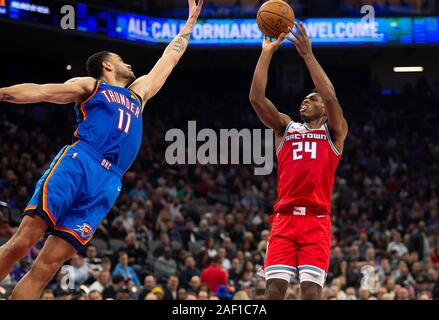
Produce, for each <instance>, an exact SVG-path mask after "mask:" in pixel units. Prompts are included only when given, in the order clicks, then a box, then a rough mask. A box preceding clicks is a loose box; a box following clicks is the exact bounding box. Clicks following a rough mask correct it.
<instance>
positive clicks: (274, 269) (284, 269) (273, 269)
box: [264, 264, 296, 274]
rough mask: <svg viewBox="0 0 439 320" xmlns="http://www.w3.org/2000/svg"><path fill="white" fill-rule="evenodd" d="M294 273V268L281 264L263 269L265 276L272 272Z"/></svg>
mask: <svg viewBox="0 0 439 320" xmlns="http://www.w3.org/2000/svg"><path fill="white" fill-rule="evenodd" d="M295 271H296V268H295V267H291V266H287V265H282V264H276V265H271V266H269V267H266V268H264V272H265V274H270V273H273V272H287V273H294V272H295Z"/></svg>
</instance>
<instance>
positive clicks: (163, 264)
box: [154, 247, 177, 282]
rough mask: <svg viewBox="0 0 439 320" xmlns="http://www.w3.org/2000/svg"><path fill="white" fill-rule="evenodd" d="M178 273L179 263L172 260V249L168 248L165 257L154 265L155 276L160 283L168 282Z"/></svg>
mask: <svg viewBox="0 0 439 320" xmlns="http://www.w3.org/2000/svg"><path fill="white" fill-rule="evenodd" d="M176 272H177V262H176V261H175V260H174V259H173V258H172V249H171V248H170V247H166V248H165V250H164V252H163V255H162V256H160V257H159V258H158V259H157V261H156V262H155V264H154V274H155V276H156V277H157V279H158V280H159V282H166V281H167V280H168V278H169V277H170V276H172V275H174V274H175V273H176Z"/></svg>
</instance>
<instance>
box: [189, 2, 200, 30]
mask: <svg viewBox="0 0 439 320" xmlns="http://www.w3.org/2000/svg"><path fill="white" fill-rule="evenodd" d="M188 4H189V17H188V22H189V23H190V24H192V25H195V23H196V22H197V19H198V17H199V16H200V12H201V8H202V7H203V0H198V4H196V3H195V0H188Z"/></svg>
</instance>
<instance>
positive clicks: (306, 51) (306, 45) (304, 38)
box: [287, 22, 312, 58]
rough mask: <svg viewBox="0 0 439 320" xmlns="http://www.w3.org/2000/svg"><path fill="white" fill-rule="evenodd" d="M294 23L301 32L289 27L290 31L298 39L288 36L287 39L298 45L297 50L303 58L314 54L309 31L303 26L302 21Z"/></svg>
mask: <svg viewBox="0 0 439 320" xmlns="http://www.w3.org/2000/svg"><path fill="white" fill-rule="evenodd" d="M294 25H295V26H296V28H297V30H298V31H299V34H298V33H297V32H296V31H294V30H293V29H292V28H289V30H290V33H291V34H292V35H293V36H294V37H295V38H296V39H293V38H291V37H287V39H288V40H290V41H291V42H292V43H294V44H295V45H296V49H297V52H299V54H300V56H301V57H302V58H305V57H307V56H310V55H311V54H312V44H311V40H310V39H309V36H308V33H307V32H306V29H305V27H304V26H303V24H302V22H300V23H297V22H294Z"/></svg>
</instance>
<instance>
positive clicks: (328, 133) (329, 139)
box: [324, 123, 341, 156]
mask: <svg viewBox="0 0 439 320" xmlns="http://www.w3.org/2000/svg"><path fill="white" fill-rule="evenodd" d="M324 126H325V131H326V135H327V136H328V142H329V145H330V146H331V149H332V151H334V153H335V154H336V155H337V156H341V153H340V152H339V151H338V150H337V147H336V146H335V145H334V143H333V142H332V139H331V134H330V132H329V128H328V125H327V124H326V123H325V125H324Z"/></svg>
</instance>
